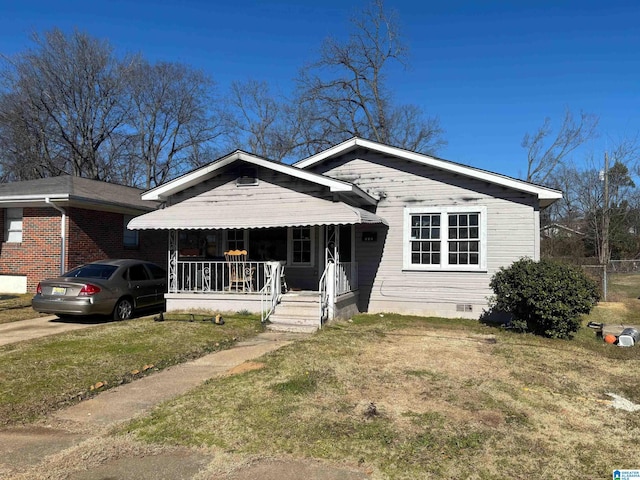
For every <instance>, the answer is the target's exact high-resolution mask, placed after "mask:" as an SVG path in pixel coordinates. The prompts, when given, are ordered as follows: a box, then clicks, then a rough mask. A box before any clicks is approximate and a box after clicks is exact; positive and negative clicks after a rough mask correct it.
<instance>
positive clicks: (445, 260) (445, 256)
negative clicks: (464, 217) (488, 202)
mask: <svg viewBox="0 0 640 480" xmlns="http://www.w3.org/2000/svg"><path fill="white" fill-rule="evenodd" d="M449 213H477V214H479V215H480V222H479V227H480V232H479V233H480V238H479V240H480V249H479V250H480V251H479V254H480V264H479V265H449V228H448V226H449V223H448V221H447V214H449ZM417 214H424V215H440V216H441V221H440V224H441V228H440V232H441V236H440V245H441V250H440V264H439V265H414V264H412V263H411V215H417ZM402 266H403V269H404V270H416V271H451V272H459V271H463V272H483V271H486V270H487V207H485V206H477V205H469V206H466V207H461V206H455V207H453V206H451V207H429V206H425V207H406V208H405V209H404V224H403V229H402Z"/></svg>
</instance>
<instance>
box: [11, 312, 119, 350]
mask: <svg viewBox="0 0 640 480" xmlns="http://www.w3.org/2000/svg"><path fill="white" fill-rule="evenodd" d="M107 321H108V320H106V319H104V318H93V317H82V318H78V319H72V320H61V319H59V318H58V317H56V316H48V317H40V318H32V319H30V320H20V321H17V322H10V323H3V324H1V325H0V345H7V344H9V343H14V342H21V341H22V340H31V339H34V338H39V337H44V336H46V335H53V334H55V333H64V332H70V331H73V330H81V329H83V328H89V327H94V326H96V325H101V324H104V323H105V322H107Z"/></svg>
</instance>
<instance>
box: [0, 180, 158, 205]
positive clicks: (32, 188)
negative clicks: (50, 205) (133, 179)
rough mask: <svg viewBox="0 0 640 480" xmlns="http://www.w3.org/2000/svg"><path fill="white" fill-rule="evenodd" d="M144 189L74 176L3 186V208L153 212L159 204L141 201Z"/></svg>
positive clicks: (0, 196) (0, 198) (0, 197)
mask: <svg viewBox="0 0 640 480" xmlns="http://www.w3.org/2000/svg"><path fill="white" fill-rule="evenodd" d="M141 193H142V190H141V189H139V188H134V187H127V186H125V185H117V184H114V183H107V182H102V181H100V180H91V179H88V178H83V177H76V176H72V175H61V176H58V177H49V178H39V179H36V180H24V181H21V182H11V183H2V184H0V205H4V206H11V205H13V206H28V205H39V204H45V203H47V202H56V203H57V204H62V205H63V206H64V204H67V205H74V206H79V207H84V208H92V209H95V210H122V211H128V210H131V211H137V212H140V211H150V210H154V209H155V208H156V205H157V204H156V202H149V201H144V200H142V199H141V198H140V194H141Z"/></svg>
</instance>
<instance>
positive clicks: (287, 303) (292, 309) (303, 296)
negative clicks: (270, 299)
mask: <svg viewBox="0 0 640 480" xmlns="http://www.w3.org/2000/svg"><path fill="white" fill-rule="evenodd" d="M319 317H320V294H319V293H318V292H308V291H301V292H288V293H285V294H284V295H283V296H282V299H281V300H280V303H279V304H278V305H277V306H276V309H275V311H274V312H273V313H272V314H271V317H269V322H270V323H268V324H267V329H268V330H272V331H277V332H300V333H312V332H315V331H316V330H318V329H319V328H320V319H319Z"/></svg>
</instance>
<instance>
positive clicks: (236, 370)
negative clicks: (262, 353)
mask: <svg viewBox="0 0 640 480" xmlns="http://www.w3.org/2000/svg"><path fill="white" fill-rule="evenodd" d="M264 367H265V364H264V363H260V362H244V363H242V364H240V365H238V366H237V367H233V368H232V369H231V370H229V371H228V372H227V375H239V374H241V373H244V372H250V371H252V370H260V369H262V368H264Z"/></svg>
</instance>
